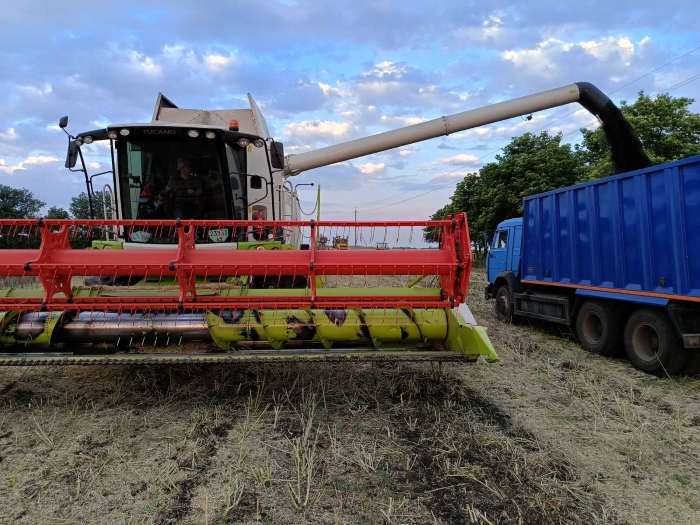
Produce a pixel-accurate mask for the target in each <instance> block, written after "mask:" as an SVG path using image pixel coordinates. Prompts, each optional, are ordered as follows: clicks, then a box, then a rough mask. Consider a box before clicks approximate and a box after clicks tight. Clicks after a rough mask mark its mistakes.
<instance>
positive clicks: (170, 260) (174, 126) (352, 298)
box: [0, 83, 649, 365]
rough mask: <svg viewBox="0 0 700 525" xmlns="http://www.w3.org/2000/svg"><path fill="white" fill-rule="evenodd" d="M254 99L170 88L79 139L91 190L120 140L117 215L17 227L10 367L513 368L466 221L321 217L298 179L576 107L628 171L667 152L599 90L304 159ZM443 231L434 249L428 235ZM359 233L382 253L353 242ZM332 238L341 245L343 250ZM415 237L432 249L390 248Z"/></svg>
mask: <svg viewBox="0 0 700 525" xmlns="http://www.w3.org/2000/svg"><path fill="white" fill-rule="evenodd" d="M249 101H250V108H248V109H245V110H229V111H205V110H185V109H180V108H178V107H177V106H175V105H174V104H173V103H172V102H170V101H169V100H168V99H167V98H165V97H164V96H162V95H159V97H158V101H157V104H156V109H155V112H154V115H153V119H152V121H151V122H150V123H148V124H125V125H115V126H109V127H107V128H105V129H99V130H94V131H90V132H86V133H80V134H78V135H77V136H75V137H72V136H70V135H69V141H70V142H69V149H68V158H67V162H66V164H67V167H68V168H70V169H72V170H75V171H81V172H83V173H84V175H85V180H86V184H87V186H88V194H89V195H92V194H93V192H92V180H93V179H94V178H95V177H97V176H99V175H102V174H100V173H97V174H94V175H91V176H88V171H87V167H86V162H85V159H84V154H83V148H84V147H85V145H86V144H87V145H89V144H92V143H95V142H101V141H104V144H107V145H108V147H109V151H110V154H111V165H112V166H111V170H109V171H107V172H105V173H104V174H110V173H111V175H112V183H113V188H114V196H115V198H114V204H113V205H111V204H110V209H112V210H113V211H115V212H116V213H114V217H108V218H104V219H93V220H43V219H35V220H13V219H2V220H0V249H2V252H1V257H0V365H31V364H93V363H105V364H125V363H144V362H147V363H161V362H234V361H265V362H267V361H270V360H274V359H287V360H289V359H292V360H309V359H335V360H347V359H351V358H356V359H364V360H382V361H383V360H394V359H406V360H430V361H435V360H437V361H450V360H466V361H471V362H473V361H476V360H477V359H478V358H479V356H485V357H486V359H487V360H488V361H496V360H498V356H497V355H496V353H495V351H494V349H493V346H492V345H491V343H490V342H489V340H488V337H487V336H486V332H485V329H484V328H483V327H481V326H479V325H478V324H477V322H476V320H475V319H474V317H473V316H472V314H471V312H470V311H469V308H468V306H467V305H466V304H465V301H466V297H467V288H468V283H469V275H470V271H471V267H472V261H473V258H472V252H471V240H470V236H469V228H468V224H467V217H466V214H464V213H458V214H455V215H453V216H449V217H447V218H446V219H445V220H440V221H381V222H351V221H323V220H320V219H319V218H318V216H317V218H316V220H306V221H303V220H299V219H300V217H299V207H298V199H297V196H296V193H295V189H294V188H295V187H294V186H293V185H292V184H291V183H290V182H289V181H288V178H290V177H293V176H295V175H297V174H299V173H301V172H303V171H307V170H311V169H314V168H319V167H322V166H329V165H331V164H334V163H337V162H343V161H347V160H351V159H355V158H358V157H361V156H364V155H369V154H372V153H377V152H380V151H385V150H388V149H391V148H396V147H401V146H405V145H408V144H412V143H415V142H419V141H422V140H427V139H430V138H434V137H438V136H441V135H447V134H450V133H454V132H458V131H463V130H466V129H470V128H474V127H477V126H481V125H485V124H490V123H494V122H498V121H501V120H505V119H509V118H512V117H517V116H521V115H528V114H531V113H533V112H535V111H540V110H543V109H548V108H553V107H556V106H561V105H564V104H567V103H570V102H580V103H581V104H582V105H583V106H584V107H586V108H587V109H589V110H590V111H591V112H592V113H594V114H596V115H597V116H598V117H599V118H600V120H601V121H602V123H603V125H604V130H605V131H606V134H607V135H608V138H609V141H610V142H611V146H612V150H613V157H614V159H615V160H616V163H617V164H618V166H619V165H622V166H623V167H624V168H625V169H628V170H629V169H635V168H636V167H641V166H642V165H645V164H646V165H648V162H649V160H648V158H646V155H644V153H643V149H642V148H641V144H640V143H639V141H638V140H637V139H636V137H635V136H634V133H633V132H632V130H631V128H630V126H629V124H628V123H627V122H626V121H625V119H624V117H623V116H622V114H621V112H620V111H619V109H618V108H617V107H615V106H614V104H613V103H612V102H611V101H610V100H609V99H608V98H607V97H606V96H605V95H604V94H603V93H601V92H600V91H599V90H598V89H597V88H595V87H594V86H592V85H590V84H587V83H578V84H572V85H569V86H564V87H561V88H557V89H553V90H550V91H545V92H542V93H537V94H534V95H529V96H525V97H521V98H518V99H514V100H510V101H506V102H500V103H498V104H494V105H491V106H487V107H484V108H479V109H474V110H470V111H466V112H463V113H458V114H456V115H451V116H445V117H441V118H438V119H435V120H431V121H427V122H423V123H420V124H415V125H412V126H407V127H405V128H399V129H397V130H393V131H388V132H385V133H380V134H378V135H373V136H370V137H365V138H361V139H356V140H353V141H349V142H346V143H342V144H337V145H334V146H329V147H327V148H322V149H319V150H315V151H308V152H304V153H300V154H298V155H293V156H292V155H289V156H284V152H283V148H282V145H281V144H280V143H278V142H275V141H274V140H273V139H272V138H271V137H270V133H269V131H268V129H267V126H266V124H265V120H264V119H263V117H262V114H261V113H260V110H259V109H258V107H257V106H256V105H255V103H254V101H253V99H252V98H251V97H249ZM66 125H67V119H62V120H61V127H62V128H65V127H66ZM610 139H612V140H610ZM640 152H641V153H640ZM78 162H80V166H81V167H80V168H78V169H76V168H75V166H76V165H77V164H78ZM109 193H111V192H109ZM93 209H94V208H92V206H91V211H92V210H93ZM103 209H107V206H106V204H105V205H103ZM425 232H430V236H429V237H430V239H431V241H432V244H431V245H427V244H426V245H421V246H418V245H417V243H419V240H420V239H421V238H423V235H422V234H423V233H425ZM352 233H354V235H355V238H357V239H360V240H362V242H361V244H363V246H376V247H377V249H374V248H368V249H367V248H362V249H352V250H349V249H347V248H348V245H347V239H349V238H350V235H351V234H352ZM331 239H333V246H334V247H336V246H338V247H340V248H341V249H335V250H334V249H326V248H327V245H328V243H329V240H331ZM338 239H341V240H343V242H338ZM340 245H342V246H340ZM406 246H412V247H414V248H416V247H421V248H424V249H412V250H410V251H409V250H395V249H390V248H395V247H406ZM86 247H88V248H92V249H87V250H86V249H84V248H86ZM353 248H357V246H354V247H353ZM118 284H120V285H122V286H117V285H118ZM190 343H193V344H194V343H196V344H194V346H193V345H191V344H190ZM173 347H175V348H176V349H177V350H175V352H173V350H172V349H173ZM203 350H204V351H203Z"/></svg>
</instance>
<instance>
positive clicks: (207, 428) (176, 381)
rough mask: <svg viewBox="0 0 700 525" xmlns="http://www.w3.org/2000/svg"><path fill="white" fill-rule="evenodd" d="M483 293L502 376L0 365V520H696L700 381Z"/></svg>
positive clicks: (457, 368)
mask: <svg viewBox="0 0 700 525" xmlns="http://www.w3.org/2000/svg"><path fill="white" fill-rule="evenodd" d="M484 284H485V282H484V276H483V270H476V271H475V272H474V275H473V277H472V289H471V292H470V301H469V304H470V306H471V308H472V310H473V311H474V313H475V315H476V317H477V319H479V320H480V321H481V322H482V323H483V324H485V325H487V326H489V334H490V337H491V338H492V341H493V342H494V344H495V345H496V348H497V351H498V352H499V354H500V355H501V357H502V362H501V363H499V364H495V365H488V364H486V363H479V364H477V365H467V364H449V365H448V364H445V365H443V366H442V367H441V368H438V366H437V365H427V364H384V365H381V366H379V367H378V369H377V370H376V371H375V370H374V369H373V368H372V367H371V366H370V365H360V364H349V365H338V364H333V365H329V364H327V365H323V364H295V365H289V364H281V365H267V366H265V365H248V366H240V367H230V366H189V367H186V366H171V367H140V368H121V367H89V368H77V367H75V368H74V367H63V368H60V367H55V368H45V369H40V368H23V369H3V370H0V472H2V479H0V522H1V523H20V524H22V523H26V524H35V523H47V524H48V523H51V524H57V523H66V524H67V523H124V524H136V523H144V524H145V523H156V524H165V523H198V524H199V523H209V524H219V523H264V524H273V523H274V524H294V523H310V524H311V523H317V524H329V523H330V524H334V523H338V524H341V523H342V524H346V523H347V524H358V523H365V524H371V523H387V524H399V523H400V524H404V523H416V524H423V523H444V524H452V523H455V524H457V523H458V524H463V523H474V524H511V523H512V524H519V523H523V524H532V523H534V524H540V523H556V524H569V523H571V524H573V523H586V524H588V523H604V524H614V523H615V524H617V523H630V524H632V523H681V524H684V523H695V522H697V517H698V516H699V515H700V502H699V501H698V498H697V493H698V491H700V402H699V401H700V383H698V381H697V380H693V379H681V380H678V379H659V378H655V377H651V376H647V375H644V374H641V373H639V372H637V371H635V370H634V369H632V367H631V366H630V365H629V364H628V363H627V362H625V361H623V360H612V359H604V358H598V357H596V356H591V355H588V354H586V353H585V352H583V351H582V350H581V349H580V348H579V347H578V346H577V345H576V344H575V343H574V342H571V341H570V340H569V339H567V337H566V336H565V335H559V334H550V333H547V332H545V331H543V330H542V329H540V328H538V327H529V326H507V325H501V324H498V323H497V322H496V320H495V318H494V316H493V314H492V304H490V303H486V302H485V301H484V300H483V298H482V295H483V293H482V292H483V285H484ZM375 372H376V373H375Z"/></svg>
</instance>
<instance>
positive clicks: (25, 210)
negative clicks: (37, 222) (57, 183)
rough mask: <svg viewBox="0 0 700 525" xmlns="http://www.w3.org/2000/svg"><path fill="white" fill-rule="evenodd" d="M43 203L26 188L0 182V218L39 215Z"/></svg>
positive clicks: (27, 217) (26, 217)
mask: <svg viewBox="0 0 700 525" xmlns="http://www.w3.org/2000/svg"><path fill="white" fill-rule="evenodd" d="M43 206H44V203H43V202H41V201H40V200H39V199H37V198H36V197H34V194H33V193H32V192H31V191H29V190H27V189H24V188H22V189H17V188H11V187H10V186H5V185H3V184H0V219H30V218H33V217H38V216H39V211H40V210H41V208H42V207H43Z"/></svg>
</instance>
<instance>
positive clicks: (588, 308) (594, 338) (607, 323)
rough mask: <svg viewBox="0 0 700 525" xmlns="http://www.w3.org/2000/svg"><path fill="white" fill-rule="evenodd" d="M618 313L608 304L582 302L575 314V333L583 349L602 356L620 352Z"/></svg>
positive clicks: (620, 338)
mask: <svg viewBox="0 0 700 525" xmlns="http://www.w3.org/2000/svg"><path fill="white" fill-rule="evenodd" d="M619 321H620V315H619V314H618V313H617V312H615V310H614V309H613V308H612V307H611V306H610V305H608V304H605V303H600V302H598V301H587V302H585V303H583V305H582V306H581V308H580V309H579V311H578V315H577V316H576V335H577V336H578V341H579V343H580V344H581V346H582V347H583V348H584V350H586V351H588V352H591V353H592V354H598V355H602V356H604V357H613V356H616V355H619V354H621V353H622V336H621V334H620V329H619Z"/></svg>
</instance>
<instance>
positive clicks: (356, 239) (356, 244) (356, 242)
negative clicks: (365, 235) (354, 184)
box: [355, 208, 357, 248]
mask: <svg viewBox="0 0 700 525" xmlns="http://www.w3.org/2000/svg"><path fill="white" fill-rule="evenodd" d="M355 248H357V208H355Z"/></svg>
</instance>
